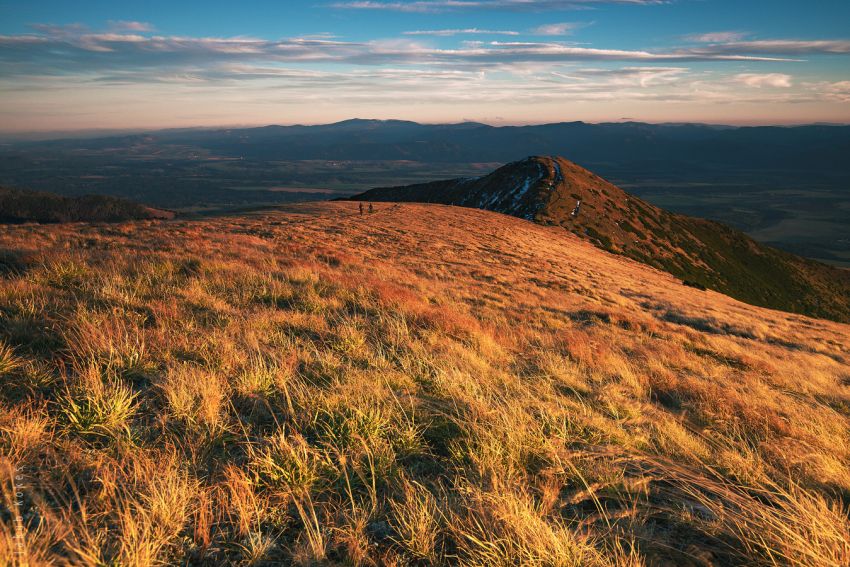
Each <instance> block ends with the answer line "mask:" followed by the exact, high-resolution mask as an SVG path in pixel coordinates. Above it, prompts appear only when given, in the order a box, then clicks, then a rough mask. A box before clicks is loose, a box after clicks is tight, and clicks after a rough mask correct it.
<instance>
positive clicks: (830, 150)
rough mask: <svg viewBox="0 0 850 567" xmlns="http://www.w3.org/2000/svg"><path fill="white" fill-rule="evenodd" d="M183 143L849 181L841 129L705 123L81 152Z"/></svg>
mask: <svg viewBox="0 0 850 567" xmlns="http://www.w3.org/2000/svg"><path fill="white" fill-rule="evenodd" d="M150 142H160V143H171V144H187V145H192V146H196V147H198V148H204V149H207V150H211V151H214V152H217V153H220V154H224V155H230V156H233V157H236V156H239V157H244V158H245V159H279V160H308V159H338V160H416V161H424V162H438V161H443V162H481V161H484V162H506V161H510V160H512V159H516V157H517V156H519V155H532V154H539V155H569V156H570V157H571V158H572V159H574V160H575V161H577V162H580V163H597V164H604V163H610V164H621V165H624V164H633V163H636V162H645V161H651V162H654V163H656V164H658V165H662V166H663V164H664V163H665V162H667V163H675V162H683V163H696V164H699V166H700V167H702V168H706V167H708V168H710V167H712V166H713V165H722V166H724V167H743V168H747V169H762V168H770V169H778V170H789V169H790V170H798V169H811V168H817V170H818V171H832V170H837V171H843V172H848V166H847V164H846V163H845V162H846V160H844V159H843V156H846V155H848V154H850V126H829V125H810V126H794V127H785V126H759V127H732V126H713V125H707V124H646V123H640V122H616V123H603V124H589V123H585V122H560V123H554V124H542V125H531V126H489V125H487V124H480V123H477V122H464V123H460V124H419V123H416V122H408V121H403V120H361V119H355V120H346V121H343V122H337V123H335V124H327V125H320V126H274V125H273V126H265V127H257V128H233V129H219V130H201V129H198V130H161V131H157V132H151V133H145V134H133V135H127V136H111V137H105V138H97V139H87V140H78V141H73V140H57V141H54V142H39V143H38V144H39V145H44V146H46V145H54V146H63V145H68V144H76V143H79V144H81V145H83V146H85V147H87V148H97V147H112V148H115V147H126V146H128V145H133V144H140V143H150Z"/></svg>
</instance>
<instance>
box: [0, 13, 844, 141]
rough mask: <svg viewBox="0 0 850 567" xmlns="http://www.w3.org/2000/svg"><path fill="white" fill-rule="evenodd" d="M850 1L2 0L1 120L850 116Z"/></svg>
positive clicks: (754, 119) (144, 124)
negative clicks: (179, 0)
mask: <svg viewBox="0 0 850 567" xmlns="http://www.w3.org/2000/svg"><path fill="white" fill-rule="evenodd" d="M848 22H850V2H848V1H846V0H841V1H839V0H832V1H819V2H817V3H810V2H793V1H788V0H780V1H773V2H764V1H751V0H740V1H731V0H669V1H665V0H620V1H616V0H419V1H410V2H402V1H392V0H327V1H324V2H322V1H318V2H316V1H303V0H296V1H254V2H240V3H234V2H223V1H206V2H196V1H182V2H178V1H171V2H164V1H160V0H153V1H151V0H148V1H146V2H125V3H122V2H115V1H114V0H113V1H112V2H105V1H100V0H88V1H80V0H63V1H29V2H17V1H15V2H13V1H8V0H0V122H2V124H0V129H3V130H6V131H12V130H14V131H24V130H62V129H83V128H86V129H87V128H157V127H169V126H196V125H204V126H209V125H235V124H267V123H279V124H290V123H324V122H332V121H335V120H341V119H346V118H352V117H368V118H403V119H410V120H418V121H423V122H456V121H462V120H477V121H483V122H490V123H500V124H501V123H505V124H507V123H510V124H522V123H539V122H555V121H562V120H587V121H595V122H599V121H616V120H623V119H635V120H646V121H652V122H664V121H705V122H722V123H799V122H814V121H831V122H848V121H850V26H848Z"/></svg>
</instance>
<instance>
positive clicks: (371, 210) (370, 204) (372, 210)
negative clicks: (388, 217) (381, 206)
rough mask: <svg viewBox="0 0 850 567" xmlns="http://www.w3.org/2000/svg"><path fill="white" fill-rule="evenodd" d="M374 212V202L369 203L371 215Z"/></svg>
mask: <svg viewBox="0 0 850 567" xmlns="http://www.w3.org/2000/svg"><path fill="white" fill-rule="evenodd" d="M374 212H375V209H373V208H372V203H369V214H370V215H371V214H372V213H374Z"/></svg>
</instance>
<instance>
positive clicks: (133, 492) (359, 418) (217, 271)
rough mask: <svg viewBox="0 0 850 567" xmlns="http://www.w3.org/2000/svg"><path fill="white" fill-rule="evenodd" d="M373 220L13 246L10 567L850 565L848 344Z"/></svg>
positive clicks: (7, 478) (8, 313)
mask: <svg viewBox="0 0 850 567" xmlns="http://www.w3.org/2000/svg"><path fill="white" fill-rule="evenodd" d="M375 208H376V211H375V213H374V214H368V213H367V214H365V215H360V214H359V213H358V206H357V204H356V203H350V202H340V203H323V204H316V205H310V206H303V205H302V206H297V207H290V208H287V209H284V210H280V211H275V212H264V213H261V214H256V215H248V216H241V217H230V218H224V217H223V218H216V219H208V220H200V221H178V222H158V221H143V222H135V223H126V224H119V225H100V226H95V225H85V224H83V225H52V226H35V225H19V226H2V227H0V254H2V256H0V259H2V262H0V271H1V272H2V274H0V297H2V300H0V376H1V377H0V447H2V451H0V487H1V488H2V490H0V498H2V500H3V509H4V510H11V511H12V512H11V513H8V512H4V513H3V514H2V515H0V562H4V561H5V562H9V561H11V559H10V558H11V557H13V556H15V554H16V553H18V552H20V553H21V554H20V556H19V557H20V558H22V559H24V560H26V561H27V562H28V564H29V565H45V564H48V563H50V562H53V564H62V563H67V564H71V565H104V564H122V565H133V566H148V565H151V566H152V565H160V564H180V565H184V564H205V565H230V564H262V563H263V562H265V563H267V564H289V563H293V562H294V563H297V564H304V565H306V564H311V563H313V562H322V561H327V562H330V563H339V564H359V565H379V564H380V565H402V564H433V563H437V564H443V563H446V564H460V565H494V564H501V565H537V566H541V567H542V566H550V565H561V566H566V565H569V566H612V567H613V566H615V565H616V566H624V565H634V566H639V565H661V564H668V565H677V566H686V567H687V566H691V567H696V566H702V567H705V566H713V565H718V566H720V565H732V564H748V565H775V564H782V565H785V564H789V565H810V566H816V565H817V566H835V567H838V566H843V565H847V564H848V562H850V543H848V542H850V520H848V515H847V502H848V498H850V472H848V471H850V467H848V463H850V347H848V344H847V340H846V338H847V336H848V333H850V327H848V326H847V325H843V324H839V323H833V322H829V321H824V320H816V319H809V318H807V317H804V316H800V315H792V314H787V313H782V312H778V311H771V310H767V309H762V308H759V307H754V306H751V305H747V304H744V303H740V302H738V301H735V300H733V299H730V298H729V297H727V296H725V295H721V294H718V293H714V292H711V291H709V292H699V291H697V290H694V289H692V288H688V287H685V286H683V285H681V283H680V282H679V281H678V280H677V279H675V278H673V277H671V276H670V275H668V274H666V273H664V272H660V271H657V270H654V269H652V268H649V267H647V266H645V265H643V264H640V263H638V262H634V261H631V260H629V259H627V258H623V257H619V256H616V255H612V254H607V253H605V252H602V251H600V250H599V249H597V248H595V247H593V246H592V245H590V244H589V243H587V242H585V241H583V240H582V239H579V238H577V237H576V236H574V235H572V234H570V233H569V232H567V231H565V230H563V229H562V228H560V227H554V226H543V225H539V224H534V223H530V222H526V221H523V220H519V219H515V218H513V217H510V216H506V215H500V214H495V213H492V212H487V211H482V210H474V209H465V208H459V207H444V206H439V205H420V204H412V205H408V204H381V203H378V204H376V205H375ZM15 478H17V479H18V480H17V484H14V482H15V481H14V479H15ZM16 492H20V493H21V494H22V498H21V499H20V504H18V503H17V502H18V499H17V498H16V497H15V493H16ZM16 513H19V514H20V515H21V517H22V518H23V525H24V532H23V539H22V540H17V541H22V542H23V546H22V547H16V543H15V542H16V540H15V539H14V536H15V533H16V532H15V525H14V517H15V515H16Z"/></svg>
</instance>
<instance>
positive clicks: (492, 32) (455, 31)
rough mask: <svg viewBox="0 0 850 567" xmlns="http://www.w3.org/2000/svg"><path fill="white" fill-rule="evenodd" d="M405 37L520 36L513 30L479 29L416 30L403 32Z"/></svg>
mask: <svg viewBox="0 0 850 567" xmlns="http://www.w3.org/2000/svg"><path fill="white" fill-rule="evenodd" d="M403 34H404V35H434V36H441V37H448V36H454V35H519V32H517V31H511V30H482V29H478V28H464V29H445V30H414V31H406V32H403Z"/></svg>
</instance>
